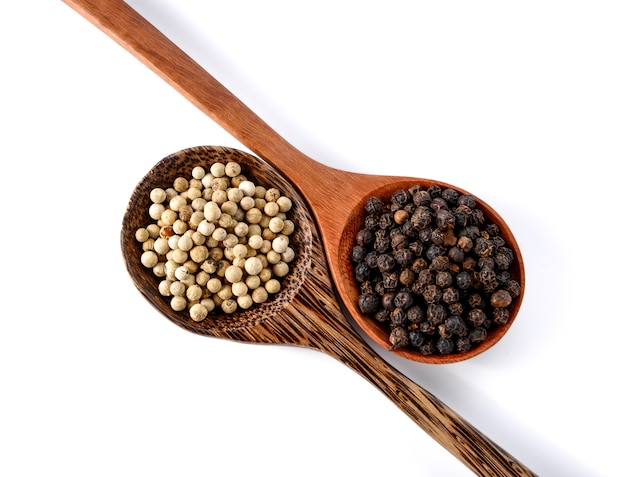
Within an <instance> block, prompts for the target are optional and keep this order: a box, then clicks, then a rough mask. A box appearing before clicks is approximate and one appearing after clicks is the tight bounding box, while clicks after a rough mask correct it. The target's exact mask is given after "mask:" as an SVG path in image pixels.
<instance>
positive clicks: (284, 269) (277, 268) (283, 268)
mask: <svg viewBox="0 0 626 477" xmlns="http://www.w3.org/2000/svg"><path fill="white" fill-rule="evenodd" d="M272 272H274V275H275V276H277V277H279V278H283V277H284V276H286V275H287V274H288V273H289V265H287V264H286V263H285V262H283V261H282V260H281V261H279V262H278V263H275V264H274V266H273V267H272Z"/></svg>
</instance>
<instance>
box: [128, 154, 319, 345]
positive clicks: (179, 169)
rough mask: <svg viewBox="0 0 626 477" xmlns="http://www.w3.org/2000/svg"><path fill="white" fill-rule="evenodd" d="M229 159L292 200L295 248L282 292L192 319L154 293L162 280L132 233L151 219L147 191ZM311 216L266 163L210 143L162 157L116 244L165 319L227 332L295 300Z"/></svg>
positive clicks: (306, 262) (308, 250) (135, 196)
mask: <svg viewBox="0 0 626 477" xmlns="http://www.w3.org/2000/svg"><path fill="white" fill-rule="evenodd" d="M230 161H234V162H237V163H238V164H240V165H241V167H242V171H243V172H242V173H244V174H245V175H246V176H247V177H248V178H249V179H250V180H252V181H254V182H255V183H256V184H263V185H270V184H271V186H272V187H278V188H279V189H280V190H281V191H282V192H283V194H285V195H287V196H288V197H289V198H290V199H291V200H292V203H293V206H292V210H291V211H290V214H291V216H292V219H293V221H294V222H295V223H297V224H298V226H297V228H296V230H295V231H294V233H293V234H292V235H291V237H290V246H291V247H292V248H293V249H294V251H295V252H296V254H295V259H294V261H293V262H291V264H290V272H289V274H288V275H287V276H286V277H285V278H284V280H283V283H282V289H281V292H280V293H277V294H276V295H274V296H273V297H272V298H271V299H270V300H268V301H266V302H265V303H261V304H257V305H255V306H253V307H251V308H250V309H248V310H238V311H236V312H235V313H232V314H229V315H224V314H223V313H217V312H216V313H210V314H209V315H208V316H207V318H205V319H204V320H202V321H201V322H196V321H194V320H192V319H191V317H190V315H189V312H188V311H181V312H178V311H174V310H173V309H172V308H171V306H170V304H169V299H168V298H167V297H164V296H162V295H161V294H160V293H159V290H158V284H159V281H161V280H162V279H160V278H158V277H157V276H156V275H155V274H154V273H153V272H152V271H151V270H150V269H148V268H146V267H144V266H143V265H142V264H141V261H140V255H141V244H139V243H138V242H137V241H136V239H135V237H134V235H135V231H136V230H137V229H138V228H140V227H145V226H146V225H147V224H149V223H150V222H152V219H151V218H150V216H149V215H148V208H149V206H150V204H151V201H150V191H151V190H152V189H154V188H156V187H160V188H163V189H166V188H168V187H171V185H172V183H173V182H174V180H175V179H176V178H177V177H188V176H189V175H190V174H191V170H192V169H193V168H194V167H196V166H202V167H204V168H205V169H206V170H208V169H209V168H210V166H211V164H213V163H215V162H222V163H226V162H230ZM310 220H311V219H310V216H309V214H308V209H307V206H306V204H305V202H304V199H303V198H302V196H301V195H300V194H299V193H298V192H297V191H296V189H294V188H293V187H292V186H291V185H290V184H289V182H287V181H286V180H285V179H284V178H283V177H282V176H281V175H280V174H279V173H278V172H277V171H275V170H274V169H273V168H272V167H270V166H269V165H268V164H266V163H264V162H263V161H261V160H259V159H257V158H256V157H254V156H252V155H251V154H247V153H245V152H243V151H240V150H237V149H232V148H226V147H211V146H200V147H193V148H188V149H185V150H182V151H179V152H176V153H174V154H170V155H169V156H167V157H165V158H164V159H162V160H161V161H159V162H158V163H157V164H156V165H155V166H154V167H153V168H152V169H151V170H150V171H149V172H148V173H147V174H146V176H145V177H144V178H143V179H141V181H140V182H139V183H138V184H137V186H136V187H135V190H134V191H133V193H132V196H131V198H130V201H129V204H128V208H127V210H126V214H125V215H124V219H123V221H122V231H121V248H122V254H123V256H124V261H125V263H126V268H127V270H128V273H129V274H130V276H131V278H132V280H133V282H134V284H135V286H136V287H137V289H138V290H139V291H140V292H141V294H142V295H143V296H144V297H145V298H146V300H148V302H150V303H151V304H152V305H153V306H154V307H155V308H156V309H157V310H158V311H160V312H161V313H162V314H164V315H165V316H166V317H167V318H168V319H169V320H170V321H172V322H173V323H175V324H177V325H179V326H181V327H183V328H185V329H187V330H188V331H192V332H194V333H199V334H203V335H210V336H217V337H219V336H223V335H224V333H226V332H229V331H232V330H236V329H239V328H246V327H253V326H255V325H257V324H259V323H261V322H262V321H263V320H267V319H272V317H273V316H275V315H276V314H278V313H280V312H281V311H282V310H283V309H284V308H285V306H286V305H287V304H288V303H289V302H290V301H292V300H293V299H294V296H295V295H296V294H297V293H298V291H299V290H300V287H301V286H302V284H303V282H304V278H305V277H306V274H307V273H308V270H309V268H310V266H311V255H312V245H311V243H312V231H311V223H310Z"/></svg>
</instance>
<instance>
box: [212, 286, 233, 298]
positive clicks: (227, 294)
mask: <svg viewBox="0 0 626 477" xmlns="http://www.w3.org/2000/svg"><path fill="white" fill-rule="evenodd" d="M216 295H217V296H219V297H220V298H221V299H222V300H228V299H230V298H232V296H233V289H232V287H231V286H230V285H224V286H223V287H222V288H220V290H219V291H218V292H217V293H216Z"/></svg>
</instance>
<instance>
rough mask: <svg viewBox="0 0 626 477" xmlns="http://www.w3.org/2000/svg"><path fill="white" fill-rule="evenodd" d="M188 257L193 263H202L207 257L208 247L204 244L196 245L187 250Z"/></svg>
mask: <svg viewBox="0 0 626 477" xmlns="http://www.w3.org/2000/svg"><path fill="white" fill-rule="evenodd" d="M189 257H191V260H193V261H194V262H195V263H202V262H204V261H205V260H206V259H207V258H209V249H208V248H206V247H205V246H204V245H196V246H195V247H193V248H192V249H191V250H190V251H189Z"/></svg>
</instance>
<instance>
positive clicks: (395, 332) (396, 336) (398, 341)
mask: <svg viewBox="0 0 626 477" xmlns="http://www.w3.org/2000/svg"><path fill="white" fill-rule="evenodd" d="M389 343H391V350H394V349H396V348H404V347H405V346H407V345H408V344H409V332H408V331H407V330H406V328H403V327H401V326H398V327H396V328H393V329H392V330H391V334H390V335H389Z"/></svg>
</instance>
